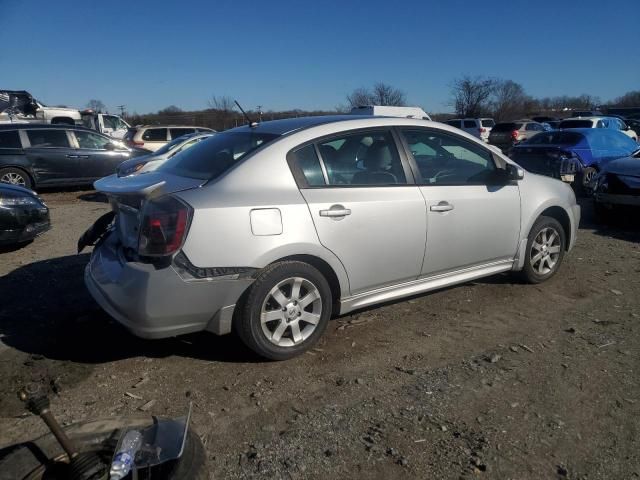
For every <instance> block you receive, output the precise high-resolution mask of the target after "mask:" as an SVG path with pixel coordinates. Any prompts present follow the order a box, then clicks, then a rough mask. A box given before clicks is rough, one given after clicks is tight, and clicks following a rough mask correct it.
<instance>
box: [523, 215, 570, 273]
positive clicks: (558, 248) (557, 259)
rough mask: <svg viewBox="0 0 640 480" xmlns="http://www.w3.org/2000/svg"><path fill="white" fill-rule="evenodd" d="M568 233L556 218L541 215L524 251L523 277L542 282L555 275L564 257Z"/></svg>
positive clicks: (534, 225)
mask: <svg viewBox="0 0 640 480" xmlns="http://www.w3.org/2000/svg"><path fill="white" fill-rule="evenodd" d="M565 245H566V235H565V232H564V229H563V228H562V225H560V222H558V221H557V220H556V219H555V218H551V217H544V216H542V217H540V218H538V220H536V222H535V223H534V224H533V227H531V231H530V233H529V239H528V240H527V250H526V252H524V254H525V255H526V256H525V260H524V268H523V270H522V277H523V279H524V280H525V281H526V282H529V283H541V282H544V281H546V280H548V279H550V278H551V277H553V276H554V275H555V274H556V272H557V271H558V268H560V264H561V263H562V259H563V257H564V251H565Z"/></svg>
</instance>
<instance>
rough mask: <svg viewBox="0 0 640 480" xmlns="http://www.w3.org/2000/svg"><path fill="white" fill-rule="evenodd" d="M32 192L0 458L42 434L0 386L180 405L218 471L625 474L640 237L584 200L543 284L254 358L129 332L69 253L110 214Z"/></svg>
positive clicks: (399, 311) (5, 350)
mask: <svg viewBox="0 0 640 480" xmlns="http://www.w3.org/2000/svg"><path fill="white" fill-rule="evenodd" d="M44 198H45V200H46V201H47V202H48V203H49V205H50V206H51V209H52V220H53V224H54V227H53V230H52V231H51V232H49V233H47V234H46V235H45V236H43V237H42V238H39V239H38V240H36V241H35V242H34V243H32V244H30V245H28V246H26V247H25V248H22V249H20V250H17V251H10V252H5V253H2V254H0V275H2V277H0V292H1V294H2V295H1V297H0V298H1V303H0V305H1V306H0V447H3V446H6V445H9V444H11V443H14V442H17V441H20V440H24V439H27V438H30V437H33V436H35V435H36V434H39V433H43V432H44V431H45V428H44V427H43V425H42V424H41V422H40V421H39V420H38V419H36V418H34V417H32V416H24V415H22V412H23V410H22V408H21V406H20V405H19V402H18V401H17V397H16V394H15V392H16V390H17V388H18V386H19V385H21V384H23V383H24V382H27V381H32V380H36V381H41V382H45V383H47V384H49V385H52V386H53V387H54V389H55V390H56V391H57V392H58V393H57V394H54V395H52V404H53V408H54V410H55V412H56V413H58V414H59V417H60V419H61V420H62V421H64V422H65V423H71V422H76V421H80V420H83V419H86V418H91V417H100V416H110V415H122V414H135V413H140V412H139V411H138V408H139V407H140V406H141V405H143V404H145V403H146V402H148V401H149V400H155V401H156V403H155V405H154V406H153V407H152V408H151V410H150V413H151V414H156V415H181V414H183V413H184V412H185V411H186V408H187V405H188V403H189V402H190V401H193V403H194V419H193V425H194V428H195V429H196V430H197V433H198V434H199V435H200V436H201V438H202V439H203V441H204V442H205V443H206V448H207V454H208V461H209V468H210V470H211V472H212V473H213V475H214V476H215V478H269V479H271V478H290V479H296V478H323V479H326V478H401V477H402V478H454V479H457V478H501V479H508V478H511V479H526V478H532V479H541V478H574V479H575V478H585V479H586V478H588V479H596V478H611V479H628V478H638V477H640V432H639V430H640V376H639V372H638V370H639V369H640V363H639V359H640V329H639V328H638V323H639V322H640V243H639V242H640V232H639V231H638V228H637V227H636V228H633V229H630V230H623V229H620V228H611V227H602V226H598V225H596V224H594V223H592V217H591V212H590V209H589V208H588V204H587V205H585V207H584V210H583V216H584V218H583V222H582V229H581V231H580V237H579V239H578V244H577V246H576V248H575V250H574V251H573V252H572V253H571V254H570V255H568V256H567V257H565V263H564V265H563V267H562V269H561V271H560V273H559V274H558V275H557V276H556V277H555V278H554V279H552V280H551V281H550V282H548V283H546V284H543V285H540V286H531V285H523V284H519V283H517V282H514V280H513V279H512V278H511V277H510V276H508V275H500V276H496V277H492V278H489V279H486V280H483V281H479V282H475V283H471V284H468V285H463V286H459V287H455V288H450V289H446V290H443V291H439V292H437V293H434V294H431V295H426V296H422V297H416V298H412V299H408V300H406V301H402V302H398V303H394V304H390V305H386V306H383V307H381V308H377V309H371V310H368V311H365V312H360V313H358V314H355V315H352V316H346V317H343V318H338V319H336V320H334V321H333V322H332V323H331V324H330V326H329V328H328V330H327V333H326V335H325V337H324V339H323V340H322V341H321V343H320V344H319V345H318V346H317V348H315V349H314V350H313V351H312V352H309V353H308V354H305V355H303V356H302V357H301V358H298V359H294V360H291V361H287V362H281V363H268V362H262V361H260V360H259V359H258V358H256V357H255V356H254V355H253V354H251V353H250V352H249V351H247V350H246V349H245V348H244V347H243V346H242V344H241V343H240V341H239V340H238V339H237V338H235V337H233V336H227V337H215V336H213V335H208V334H203V335H194V336H189V337H184V338H177V339H170V340H163V341H143V340H139V339H136V338H134V337H132V336H131V335H129V334H128V333H127V332H126V331H125V330H123V329H121V328H120V327H119V326H118V325H117V324H116V323H115V322H113V321H112V320H110V319H109V318H108V316H107V315H106V314H104V313H103V312H102V311H101V310H100V309H99V308H98V307H97V305H96V304H95V303H94V302H93V301H92V299H91V298H90V296H89V294H88V293H87V292H86V290H85V288H84V285H83V280H82V274H83V268H84V265H85V264H86V262H87V259H88V255H87V254H83V255H79V256H78V255H75V242H76V239H77V237H78V236H79V234H80V233H81V232H82V231H83V230H84V229H85V228H86V227H87V226H88V225H90V224H91V223H92V221H93V220H94V219H95V218H96V217H98V216H99V215H100V214H101V212H103V211H106V209H107V206H106V204H104V203H102V202H100V201H99V199H97V198H95V196H94V195H92V194H91V192H81V191H67V192H61V193H50V194H45V195H44ZM177 301H179V299H177ZM143 378H148V381H145V382H141V383H142V384H141V385H138V386H137V387H134V385H136V384H138V383H139V382H140V380H141V379H143ZM125 392H128V393H129V394H133V395H134V396H135V397H138V398H132V397H131V396H130V395H128V394H127V393H125Z"/></svg>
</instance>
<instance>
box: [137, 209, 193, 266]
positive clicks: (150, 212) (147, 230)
mask: <svg viewBox="0 0 640 480" xmlns="http://www.w3.org/2000/svg"><path fill="white" fill-rule="evenodd" d="M192 215H193V210H192V209H191V207H189V206H188V205H187V204H185V203H183V202H181V201H180V200H178V199H177V198H175V197H171V196H167V197H162V198H160V199H158V200H150V201H148V202H147V203H146V204H145V207H144V213H143V216H142V224H141V226H140V236H139V237H138V253H139V254H140V255H142V256H149V257H161V256H166V255H172V254H174V253H175V252H177V251H178V250H179V249H180V247H182V244H183V243H184V240H185V237H186V235H187V231H188V229H189V223H190V221H191V217H192Z"/></svg>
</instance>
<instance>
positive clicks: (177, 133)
mask: <svg viewBox="0 0 640 480" xmlns="http://www.w3.org/2000/svg"><path fill="white" fill-rule="evenodd" d="M195 131H196V129H195V128H170V129H169V132H170V133H171V138H172V139H173V138H178V137H181V136H183V135H188V134H190V133H195Z"/></svg>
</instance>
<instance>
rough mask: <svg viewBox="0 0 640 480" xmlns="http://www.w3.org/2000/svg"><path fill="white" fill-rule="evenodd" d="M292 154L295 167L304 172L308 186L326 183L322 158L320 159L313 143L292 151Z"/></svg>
mask: <svg viewBox="0 0 640 480" xmlns="http://www.w3.org/2000/svg"><path fill="white" fill-rule="evenodd" d="M290 155H291V157H290V158H291V160H292V161H293V164H294V165H295V167H294V168H296V169H297V170H298V172H299V173H300V174H302V176H303V177H304V179H305V181H306V183H307V185H308V186H310V187H318V186H321V185H325V181H324V174H323V173H322V167H321V166H320V160H319V159H318V155H317V154H316V149H315V147H314V146H313V145H307V146H306V147H302V148H299V149H298V150H295V151H293V152H291V154H290Z"/></svg>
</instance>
